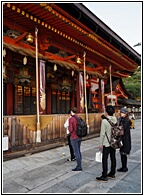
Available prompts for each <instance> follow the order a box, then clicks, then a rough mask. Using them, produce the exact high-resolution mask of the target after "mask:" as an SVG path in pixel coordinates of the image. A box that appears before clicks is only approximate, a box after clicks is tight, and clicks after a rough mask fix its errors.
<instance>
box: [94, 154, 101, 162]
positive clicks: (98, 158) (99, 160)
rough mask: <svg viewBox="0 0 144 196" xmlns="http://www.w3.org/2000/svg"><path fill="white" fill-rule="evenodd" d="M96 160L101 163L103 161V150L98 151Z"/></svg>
mask: <svg viewBox="0 0 144 196" xmlns="http://www.w3.org/2000/svg"><path fill="white" fill-rule="evenodd" d="M95 161H97V162H100V163H101V162H102V152H101V151H99V152H96V155H95Z"/></svg>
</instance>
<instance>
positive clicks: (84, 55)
mask: <svg viewBox="0 0 144 196" xmlns="http://www.w3.org/2000/svg"><path fill="white" fill-rule="evenodd" d="M85 57H86V52H84V53H83V59H84V94H85V111H86V123H87V128H88V133H89V124H88V109H87V94H86V67H85Z"/></svg>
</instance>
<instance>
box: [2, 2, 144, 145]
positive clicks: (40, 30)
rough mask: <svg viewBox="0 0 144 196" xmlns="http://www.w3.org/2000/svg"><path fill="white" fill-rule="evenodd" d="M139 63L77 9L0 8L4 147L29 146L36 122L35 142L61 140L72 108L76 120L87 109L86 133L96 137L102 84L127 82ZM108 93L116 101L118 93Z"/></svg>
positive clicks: (14, 5)
mask: <svg viewBox="0 0 144 196" xmlns="http://www.w3.org/2000/svg"><path fill="white" fill-rule="evenodd" d="M140 64H141V57H140V55H139V54H138V53H137V52H136V51H135V50H133V49H132V48H131V47H130V46H129V45H128V44H127V43H126V42H125V41H124V40H122V39H121V38H120V37H119V36H118V35H117V34H116V33H115V32H113V31H112V30H111V29H110V28H109V27H108V26H107V25H105V24H104V23H103V22H102V21H101V20H100V19H99V18H97V17H96V16H95V15H94V14H93V13H91V12H90V11H89V10H88V9H87V8H86V7H85V6H84V5H83V4H81V3H3V114H4V135H9V138H10V139H9V148H12V147H15V146H23V145H26V144H28V143H29V144H33V143H35V142H36V134H37V128H36V121H37V115H39V119H40V126H39V127H40V130H41V136H40V141H41V142H44V143H47V142H48V141H50V140H51V139H53V140H55V139H59V138H65V129H64V127H63V123H64V120H65V119H66V114H67V111H68V110H69V108H71V107H73V106H76V107H77V108H78V113H79V114H80V115H82V116H83V118H85V114H86V107H87V108H88V113H89V115H88V121H89V133H90V134H94V133H99V127H100V118H99V119H98V122H97V121H96V120H95V119H96V115H98V117H100V114H101V113H102V112H104V110H105V107H106V105H107V104H108V102H107V100H106V98H105V97H106V96H108V93H110V91H109V92H106V91H105V85H106V83H107V81H109V79H110V77H115V78H117V79H120V78H122V77H128V76H130V75H132V74H133V73H134V72H135V71H136V70H137V67H138V66H140ZM110 67H111V69H110ZM36 68H37V69H36ZM112 82H114V81H112ZM112 93H113V96H116V97H118V94H119V93H120V87H119V89H115V91H114V89H113V90H112ZM121 94H122V92H121ZM37 97H38V101H37ZM123 97H125V95H124V96H123ZM86 100H87V102H86ZM38 102H39V104H38V106H39V112H38V114H37V108H38V106H37V103H38ZM111 102H112V99H111ZM85 103H86V104H85ZM91 112H95V113H97V114H95V113H93V114H92V113H91ZM94 127H96V128H94ZM19 130H21V131H20V132H19V134H18V131H19ZM51 131H52V132H51ZM20 133H21V134H20ZM16 138H17V139H16ZM18 138H19V139H18ZM22 138H23V139H22Z"/></svg>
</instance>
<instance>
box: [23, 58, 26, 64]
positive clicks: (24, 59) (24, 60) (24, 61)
mask: <svg viewBox="0 0 144 196" xmlns="http://www.w3.org/2000/svg"><path fill="white" fill-rule="evenodd" d="M23 64H24V65H26V64H27V57H26V56H25V57H24V58H23Z"/></svg>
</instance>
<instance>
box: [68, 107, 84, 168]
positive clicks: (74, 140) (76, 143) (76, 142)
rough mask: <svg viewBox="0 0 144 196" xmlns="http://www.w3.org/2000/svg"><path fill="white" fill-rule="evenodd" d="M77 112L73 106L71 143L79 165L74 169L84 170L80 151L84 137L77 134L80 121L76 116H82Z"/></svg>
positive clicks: (70, 121) (70, 125) (70, 123)
mask: <svg viewBox="0 0 144 196" xmlns="http://www.w3.org/2000/svg"><path fill="white" fill-rule="evenodd" d="M76 112H77V108H76V107H74V108H71V115H72V117H71V118H70V119H69V131H70V133H71V136H70V140H71V144H72V147H73V150H74V154H75V158H76V161H77V166H76V167H75V168H74V169H72V171H82V155H81V151H80V146H81V141H82V138H81V137H78V136H77V134H76V129H77V123H78V121H77V119H76V118H75V117H74V116H77V117H78V118H80V117H79V116H78V115H77V114H76Z"/></svg>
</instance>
